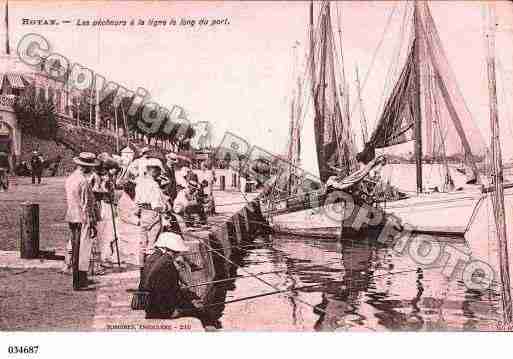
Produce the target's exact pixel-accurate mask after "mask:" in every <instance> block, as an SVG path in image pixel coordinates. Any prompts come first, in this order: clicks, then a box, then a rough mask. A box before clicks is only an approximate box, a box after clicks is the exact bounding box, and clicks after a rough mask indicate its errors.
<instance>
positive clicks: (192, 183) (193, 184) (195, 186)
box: [187, 181, 198, 188]
mask: <svg viewBox="0 0 513 359" xmlns="http://www.w3.org/2000/svg"><path fill="white" fill-rule="evenodd" d="M187 184H188V185H189V186H191V187H194V188H198V182H196V181H188V182H187Z"/></svg>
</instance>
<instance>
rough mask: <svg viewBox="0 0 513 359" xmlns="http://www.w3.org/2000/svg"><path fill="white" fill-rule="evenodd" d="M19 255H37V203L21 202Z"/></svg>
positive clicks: (34, 256) (27, 256)
mask: <svg viewBox="0 0 513 359" xmlns="http://www.w3.org/2000/svg"><path fill="white" fill-rule="evenodd" d="M19 247H20V257H21V258H25V259H32V258H38V257H39V204H37V203H28V202H24V203H22V207H21V214H20V246H19Z"/></svg>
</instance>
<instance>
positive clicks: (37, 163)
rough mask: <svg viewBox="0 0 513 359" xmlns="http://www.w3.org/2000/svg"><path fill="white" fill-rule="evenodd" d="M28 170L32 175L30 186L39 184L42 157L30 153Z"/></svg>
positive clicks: (37, 153)
mask: <svg viewBox="0 0 513 359" xmlns="http://www.w3.org/2000/svg"><path fill="white" fill-rule="evenodd" d="M30 169H31V173H32V184H36V178H37V184H41V175H42V173H43V156H41V154H40V153H39V152H38V151H33V152H32V157H31V158H30Z"/></svg>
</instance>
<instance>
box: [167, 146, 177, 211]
mask: <svg viewBox="0 0 513 359" xmlns="http://www.w3.org/2000/svg"><path fill="white" fill-rule="evenodd" d="M177 162H178V158H177V156H176V154H174V153H173V152H170V153H169V154H168V155H167V156H166V164H167V167H168V168H169V184H168V194H169V201H170V203H173V202H174V200H175V198H176V195H177V194H178V191H177V188H176V168H175V166H176V164H177Z"/></svg>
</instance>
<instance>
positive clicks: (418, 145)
mask: <svg viewBox="0 0 513 359" xmlns="http://www.w3.org/2000/svg"><path fill="white" fill-rule="evenodd" d="M413 6H414V10H413V27H414V30H415V36H414V40H413V41H414V43H413V46H414V51H415V53H414V66H415V71H414V72H415V76H414V77H415V97H414V98H415V104H414V108H415V114H414V116H415V117H414V118H415V124H414V131H415V165H416V168H417V171H416V172H417V193H421V192H422V119H421V111H420V36H421V29H420V26H421V24H420V22H419V10H418V7H419V3H418V1H417V0H415V2H414V5H413Z"/></svg>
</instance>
